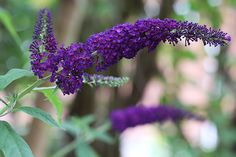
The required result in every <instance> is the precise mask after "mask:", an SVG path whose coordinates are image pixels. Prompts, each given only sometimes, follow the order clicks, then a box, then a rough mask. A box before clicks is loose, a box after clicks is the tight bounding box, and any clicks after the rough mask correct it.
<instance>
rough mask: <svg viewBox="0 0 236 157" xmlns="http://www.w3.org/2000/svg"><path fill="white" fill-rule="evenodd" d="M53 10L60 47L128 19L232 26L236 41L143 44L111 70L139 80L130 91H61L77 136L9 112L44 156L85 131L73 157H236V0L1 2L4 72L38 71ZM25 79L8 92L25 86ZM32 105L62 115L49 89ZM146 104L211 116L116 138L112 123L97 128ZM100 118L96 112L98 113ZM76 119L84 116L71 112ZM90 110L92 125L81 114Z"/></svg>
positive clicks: (40, 156) (0, 69)
mask: <svg viewBox="0 0 236 157" xmlns="http://www.w3.org/2000/svg"><path fill="white" fill-rule="evenodd" d="M45 7H47V8H50V9H51V10H52V12H53V18H54V29H55V33H56V36H57V38H58V41H59V43H60V44H62V43H64V44H66V45H68V44H69V43H71V42H83V41H85V40H86V39H87V37H88V36H90V35H91V34H93V33H97V32H100V31H104V30H106V29H107V28H110V27H112V26H114V25H116V24H118V23H124V22H135V21H136V20H137V19H139V18H146V17H160V18H175V19H178V20H188V21H192V22H197V23H200V24H207V25H208V26H211V27H213V28H217V29H218V28H221V29H222V30H224V31H226V32H228V33H229V34H230V35H231V37H232V39H233V40H232V42H231V43H230V44H229V45H228V46H226V47H224V48H219V47H216V48H210V47H208V46H203V44H202V43H194V44H192V45H191V46H189V47H185V46H184V42H183V43H182V44H180V45H177V46H175V47H173V46H171V45H168V44H165V45H164V44H160V45H159V47H158V48H157V49H156V50H155V52H152V53H147V52H146V50H142V51H141V52H140V54H139V55H138V57H136V58H135V59H132V60H122V61H121V62H120V63H119V64H117V65H114V66H113V67H111V68H110V69H109V71H108V72H105V73H109V74H112V75H114V76H128V77H130V81H129V82H128V83H127V84H126V85H125V86H123V87H120V88H115V89H110V88H105V87H97V88H91V87H89V86H85V87H83V89H82V91H80V92H78V94H77V95H74V96H61V94H60V93H59V94H58V97H60V99H61V101H62V103H63V105H64V116H63V119H67V118H68V119H70V120H68V121H66V123H65V125H67V127H68V128H69V129H68V132H60V131H57V130H52V129H49V128H48V127H47V126H45V125H43V124H42V123H41V122H38V121H37V120H32V119H29V117H24V116H22V115H20V114H17V115H10V116H9V117H7V119H8V120H9V121H10V122H11V123H12V124H13V125H14V126H15V127H16V128H17V130H18V132H19V133H21V134H22V135H24V136H25V137H26V139H27V141H28V142H29V144H30V146H31V148H32V149H33V152H34V154H35V156H36V157H43V156H45V157H46V156H50V155H49V154H53V152H56V151H57V150H60V149H61V147H65V146H67V145H68V144H67V143H70V141H73V140H74V139H77V138H78V136H80V135H81V134H82V138H79V140H80V141H81V143H78V147H76V148H77V149H75V151H74V152H72V153H70V154H68V157H74V156H78V157H96V156H103V157H106V156H109V157H118V156H122V157H133V156H135V157H139V156H140V157H141V156H142V157H143V156H145V157H156V156H161V157H199V156H201V157H216V156H217V157H218V156H219V157H235V155H236V84H235V79H236V77H235V76H236V66H235V63H236V58H235V57H236V47H235V46H234V45H235V42H236V41H235V40H234V37H235V35H236V30H235V28H236V20H234V17H236V1H235V0H205V1H200V0H24V1H20V0H0V50H1V57H0V73H1V74H3V73H6V72H7V71H8V70H10V69H11V68H26V69H30V64H29V52H28V46H29V44H30V42H31V36H32V33H33V27H34V23H35V21H36V16H37V12H38V11H39V9H41V8H45ZM91 72H92V71H91ZM24 81H25V80H22V79H21V80H20V86H26V85H27V84H24ZM26 81H27V80H26ZM17 83H19V82H17ZM15 85H16V83H15V84H14V85H12V86H10V87H9V88H8V89H7V91H5V92H1V93H0V95H1V96H5V95H6V93H8V92H10V91H14V90H17V89H18V88H19V87H18V86H15ZM25 102H27V103H32V104H34V105H35V106H37V107H40V108H43V109H46V110H49V111H51V112H52V113H54V112H53V111H52V110H51V107H50V106H49V105H48V104H47V101H46V99H45V98H44V97H43V96H42V95H40V94H35V93H34V94H33V97H28V98H27V99H26V100H25ZM137 103H142V104H147V105H152V104H173V105H176V106H181V107H182V108H187V109H189V110H191V111H193V112H196V113H199V114H201V115H203V116H204V117H206V119H208V121H206V122H193V121H186V122H183V123H181V124H179V125H178V126H174V125H173V124H169V123H168V124H165V125H161V126H159V125H150V126H149V125H147V126H143V127H137V128H134V129H129V130H128V131H126V132H125V133H123V134H122V135H121V136H119V135H117V134H116V133H113V132H110V134H111V135H112V137H113V138H114V139H112V138H111V137H110V136H109V135H108V134H107V133H106V132H107V129H104V130H103V132H102V133H99V131H96V128H97V127H99V126H103V125H104V124H103V123H104V122H106V120H107V118H108V116H109V113H110V111H112V110H113V109H115V108H121V107H126V106H129V105H133V104H137ZM90 114H92V115H93V116H92V117H89V118H88V117H87V115H90ZM72 116H76V117H77V118H72V119H71V118H69V117H72ZM83 116H86V117H84V118H85V122H84V121H83V119H84V118H82V119H81V118H78V117H83ZM86 119H87V120H86ZM86 121H87V122H86ZM105 124H106V123H105ZM80 129H81V130H82V131H81V130H80ZM77 131H78V132H79V133H78V132H77ZM87 137H89V139H87ZM141 137H142V138H141ZM97 139H98V140H97ZM99 140H101V141H103V142H99ZM114 140H115V142H114ZM104 141H105V143H104ZM119 141H120V142H119ZM132 141H133V142H132ZM55 157H56V156H55Z"/></svg>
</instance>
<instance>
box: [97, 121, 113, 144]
mask: <svg viewBox="0 0 236 157" xmlns="http://www.w3.org/2000/svg"><path fill="white" fill-rule="evenodd" d="M110 129H111V124H110V122H109V121H107V122H105V123H104V124H103V125H101V126H99V127H98V128H97V129H94V130H92V133H93V136H94V137H95V138H96V139H98V140H100V141H103V142H106V143H108V144H112V143H114V139H113V138H112V137H111V136H110V135H109V134H108V130H110Z"/></svg>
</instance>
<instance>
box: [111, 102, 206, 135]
mask: <svg viewBox="0 0 236 157" xmlns="http://www.w3.org/2000/svg"><path fill="white" fill-rule="evenodd" d="M184 118H186V119H196V120H203V119H202V118H201V117H199V116H196V115H194V114H192V113H190V112H187V111H184V110H182V109H179V108H176V107H173V106H167V105H160V106H157V107H145V106H135V107H128V108H126V109H119V110H115V111H113V112H112V113H111V115H110V119H111V122H112V128H113V129H114V130H116V131H118V132H123V131H124V130H125V129H127V128H130V127H135V126H138V125H144V124H148V123H154V122H158V123H163V122H166V121H173V122H177V121H179V120H182V119H184Z"/></svg>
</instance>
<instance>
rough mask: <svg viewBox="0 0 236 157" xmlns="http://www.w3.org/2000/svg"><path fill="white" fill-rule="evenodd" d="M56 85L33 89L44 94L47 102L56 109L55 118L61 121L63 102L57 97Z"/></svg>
mask: <svg viewBox="0 0 236 157" xmlns="http://www.w3.org/2000/svg"><path fill="white" fill-rule="evenodd" d="M55 88H56V87H40V88H35V89H34V91H38V92H41V93H43V94H44V96H45V97H47V99H48V100H49V102H50V103H51V104H52V105H53V106H54V108H55V109H56V111H57V120H58V122H59V123H61V117H62V114H63V104H62V103H61V100H60V99H59V98H58V96H57V94H56V91H55Z"/></svg>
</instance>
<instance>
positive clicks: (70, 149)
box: [51, 140, 77, 157]
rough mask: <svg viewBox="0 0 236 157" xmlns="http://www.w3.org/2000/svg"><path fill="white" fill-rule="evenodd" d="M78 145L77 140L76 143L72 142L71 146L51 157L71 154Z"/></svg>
mask: <svg viewBox="0 0 236 157" xmlns="http://www.w3.org/2000/svg"><path fill="white" fill-rule="evenodd" d="M76 145H77V141H76V140H75V141H73V142H71V143H70V144H68V145H67V146H65V147H63V148H62V149H60V150H59V151H58V152H56V153H55V154H53V155H52V156H51V157H63V156H65V155H66V154H68V153H70V152H71V151H72V150H74V149H75V148H76Z"/></svg>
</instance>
